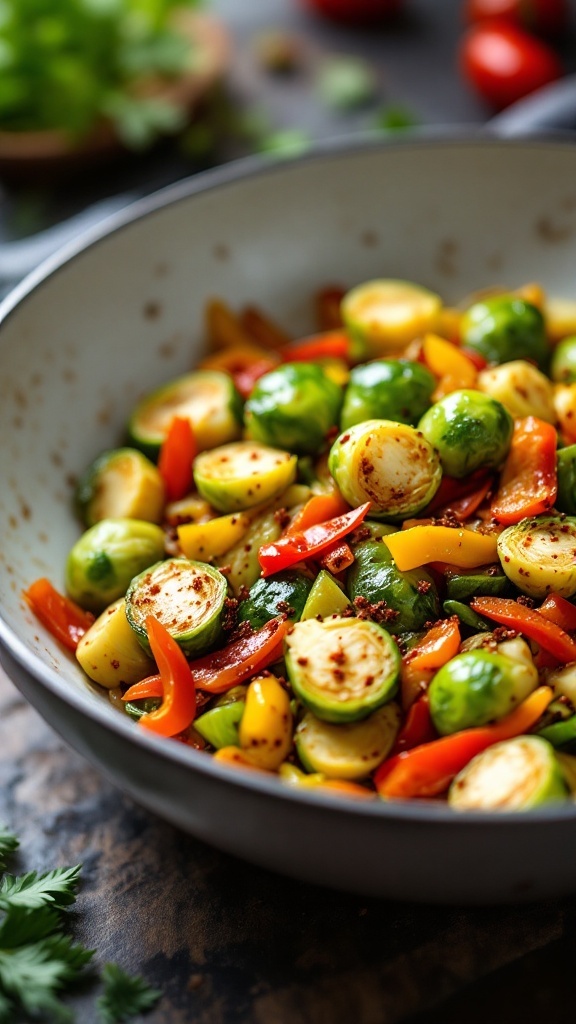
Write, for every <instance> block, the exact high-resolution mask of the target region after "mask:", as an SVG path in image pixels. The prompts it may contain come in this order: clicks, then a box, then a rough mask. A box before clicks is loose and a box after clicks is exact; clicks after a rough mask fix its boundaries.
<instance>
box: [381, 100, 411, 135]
mask: <svg viewBox="0 0 576 1024" xmlns="http://www.w3.org/2000/svg"><path fill="white" fill-rule="evenodd" d="M417 124H418V120H417V118H416V117H415V116H414V114H413V113H412V112H411V111H410V110H408V109H407V108H406V107H393V106H390V107H385V108H384V110H381V111H380V112H379V113H378V115H377V117H376V128H379V129H380V130H381V131H383V132H397V131H402V130H403V129H405V128H414V127H416V125H417Z"/></svg>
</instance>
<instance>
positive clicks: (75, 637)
mask: <svg viewBox="0 0 576 1024" xmlns="http://www.w3.org/2000/svg"><path fill="white" fill-rule="evenodd" d="M22 596H23V598H24V600H25V601H26V604H27V605H28V607H29V608H30V609H31V611H33V612H34V615H35V616H36V618H37V619H39V621H40V622H41V623H42V625H43V626H44V627H45V629H47V630H48V632H49V633H51V634H52V636H53V637H55V638H56V640H59V641H60V643H61V644H63V645H64V647H67V648H68V650H69V651H75V650H76V648H77V646H78V641H79V640H81V638H82V637H83V636H84V633H86V632H87V630H88V629H90V626H91V625H92V623H93V622H94V616H93V615H92V613H91V612H87V611H85V610H84V609H83V608H81V607H80V605H78V604H76V602H75V601H71V600H70V598H69V597H65V596H64V594H61V593H60V592H59V591H58V590H56V588H55V587H54V586H53V585H52V583H50V580H48V579H46V577H45V576H42V577H41V578H40V579H38V580H35V581H34V583H32V584H31V585H30V586H29V587H28V589H27V590H24V591H23V592H22Z"/></svg>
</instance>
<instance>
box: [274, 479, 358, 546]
mask: <svg viewBox="0 0 576 1024" xmlns="http://www.w3.org/2000/svg"><path fill="white" fill-rule="evenodd" d="M349 511H350V505H349V504H348V502H347V501H344V498H343V497H342V495H341V494H340V491H336V490H334V491H328V492H327V493H326V494H314V495H313V496H312V497H311V498H309V499H308V501H307V502H306V504H305V505H303V506H302V508H301V509H300V511H299V512H297V513H296V515H295V516H294V518H293V519H292V521H291V522H290V523H289V524H288V526H287V527H286V529H285V530H284V536H285V537H291V536H293V535H294V534H295V533H302V531H303V530H307V529H308V527H309V526H317V525H318V523H325V522H326V520H327V519H334V518H335V517H336V516H343V515H345V513H346V512H349Z"/></svg>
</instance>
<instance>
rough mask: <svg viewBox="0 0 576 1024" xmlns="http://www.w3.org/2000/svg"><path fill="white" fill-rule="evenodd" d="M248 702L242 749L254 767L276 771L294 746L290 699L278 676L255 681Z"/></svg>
mask: <svg viewBox="0 0 576 1024" xmlns="http://www.w3.org/2000/svg"><path fill="white" fill-rule="evenodd" d="M245 700H246V705H245V708H244V713H243V715H242V718H241V720H240V728H239V739H240V746H241V748H242V750H244V751H246V753H248V755H249V756H250V760H251V761H253V762H254V764H257V765H258V766H259V767H260V768H267V769H268V770H269V771H275V770H276V769H277V768H279V767H280V765H281V764H282V762H283V761H284V760H285V758H286V757H287V756H288V754H289V752H290V748H291V746H292V711H291V710H290V698H289V696H288V694H287V692H286V690H285V689H284V687H283V686H282V685H281V684H280V682H279V681H278V679H276V676H273V675H262V676H260V677H258V678H256V679H253V680H252V682H251V683H250V685H249V686H248V689H247V691H246V698H245Z"/></svg>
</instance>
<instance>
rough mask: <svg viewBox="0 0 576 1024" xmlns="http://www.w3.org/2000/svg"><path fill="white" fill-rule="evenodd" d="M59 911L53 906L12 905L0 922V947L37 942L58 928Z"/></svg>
mask: <svg viewBox="0 0 576 1024" xmlns="http://www.w3.org/2000/svg"><path fill="white" fill-rule="evenodd" d="M59 924H60V913H59V911H58V910H55V909H54V907H38V908H37V909H36V910H30V909H29V908H28V907H12V908H11V909H10V911H9V912H8V913H7V914H5V915H4V919H3V920H2V922H0V949H14V948H15V947H16V946H23V945H25V944H26V943H27V942H37V941H38V940H39V939H44V938H45V937H46V936H47V935H51V934H52V932H54V931H55V930H56V928H58V926H59Z"/></svg>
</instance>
